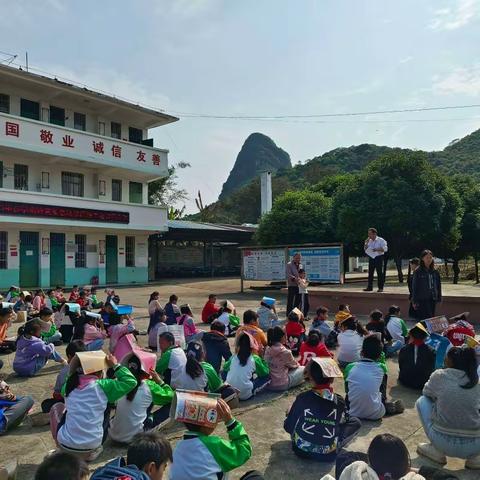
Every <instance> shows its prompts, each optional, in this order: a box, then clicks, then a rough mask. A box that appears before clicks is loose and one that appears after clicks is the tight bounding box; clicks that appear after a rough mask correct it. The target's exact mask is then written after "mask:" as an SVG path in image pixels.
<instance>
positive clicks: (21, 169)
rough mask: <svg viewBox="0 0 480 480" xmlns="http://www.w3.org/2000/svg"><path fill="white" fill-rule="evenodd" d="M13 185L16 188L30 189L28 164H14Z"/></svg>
mask: <svg viewBox="0 0 480 480" xmlns="http://www.w3.org/2000/svg"><path fill="white" fill-rule="evenodd" d="M13 178H14V180H13V186H14V188H15V190H28V165H19V164H17V163H16V164H15V165H14V166H13Z"/></svg>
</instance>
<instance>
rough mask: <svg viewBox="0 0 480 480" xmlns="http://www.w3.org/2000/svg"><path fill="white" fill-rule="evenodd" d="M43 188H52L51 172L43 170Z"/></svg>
mask: <svg viewBox="0 0 480 480" xmlns="http://www.w3.org/2000/svg"><path fill="white" fill-rule="evenodd" d="M42 188H50V173H49V172H42Z"/></svg>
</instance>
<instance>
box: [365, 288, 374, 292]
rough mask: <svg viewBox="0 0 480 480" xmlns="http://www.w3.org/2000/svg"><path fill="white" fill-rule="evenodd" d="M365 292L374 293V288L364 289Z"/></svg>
mask: <svg viewBox="0 0 480 480" xmlns="http://www.w3.org/2000/svg"><path fill="white" fill-rule="evenodd" d="M363 291H364V292H373V288H364V289H363Z"/></svg>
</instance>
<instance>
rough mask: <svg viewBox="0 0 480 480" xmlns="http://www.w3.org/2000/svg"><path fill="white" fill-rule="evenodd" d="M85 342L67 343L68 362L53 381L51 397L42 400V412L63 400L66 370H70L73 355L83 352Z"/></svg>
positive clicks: (48, 410) (47, 410)
mask: <svg viewBox="0 0 480 480" xmlns="http://www.w3.org/2000/svg"><path fill="white" fill-rule="evenodd" d="M85 351H86V349H85V344H84V343H83V342H82V341H81V340H73V341H72V342H70V343H69V344H68V345H67V348H66V350H65V353H66V355H67V362H68V364H67V365H65V366H64V367H63V368H62V369H61V370H60V373H59V374H58V375H57V380H56V381H55V386H54V387H53V397H52V398H47V399H46V400H44V401H43V402H42V412H43V413H48V412H50V410H51V408H52V407H53V405H55V404H56V403H58V402H62V403H63V401H64V398H63V395H62V388H63V385H64V383H65V381H66V380H67V376H68V372H69V371H70V362H71V361H72V360H73V357H75V355H76V354H77V352H85Z"/></svg>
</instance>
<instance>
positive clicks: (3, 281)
mask: <svg viewBox="0 0 480 480" xmlns="http://www.w3.org/2000/svg"><path fill="white" fill-rule="evenodd" d="M19 283H20V270H16V269H13V268H10V269H8V270H0V288H1V289H2V290H8V289H9V288H10V287H11V286H12V285H18V284H19Z"/></svg>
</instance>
